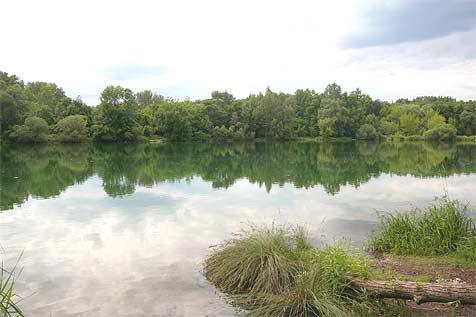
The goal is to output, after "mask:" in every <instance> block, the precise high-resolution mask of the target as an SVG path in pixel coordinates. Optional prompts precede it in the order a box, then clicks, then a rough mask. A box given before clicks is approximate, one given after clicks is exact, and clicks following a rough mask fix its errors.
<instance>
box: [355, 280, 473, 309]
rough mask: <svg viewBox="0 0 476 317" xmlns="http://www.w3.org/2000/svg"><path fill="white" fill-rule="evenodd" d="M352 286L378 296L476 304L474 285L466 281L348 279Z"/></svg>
mask: <svg viewBox="0 0 476 317" xmlns="http://www.w3.org/2000/svg"><path fill="white" fill-rule="evenodd" d="M349 280H350V281H351V283H352V285H353V287H355V288H357V289H362V290H365V291H366V292H367V294H369V295H370V296H374V297H379V298H399V299H412V300H414V301H415V302H416V303H418V304H421V303H426V302H442V303H449V302H455V301H459V302H460V303H461V304H472V305H476V285H471V284H466V283H455V282H453V283H452V282H448V283H418V282H406V281H373V280H364V279H357V278H350V279H349Z"/></svg>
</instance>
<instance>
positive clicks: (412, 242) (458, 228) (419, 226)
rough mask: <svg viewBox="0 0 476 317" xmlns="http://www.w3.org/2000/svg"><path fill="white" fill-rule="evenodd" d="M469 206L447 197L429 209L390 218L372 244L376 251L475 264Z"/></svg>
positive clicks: (385, 219)
mask: <svg viewBox="0 0 476 317" xmlns="http://www.w3.org/2000/svg"><path fill="white" fill-rule="evenodd" d="M467 209H468V208H467V206H465V205H462V204H461V203H459V202H458V201H454V200H450V199H448V198H447V197H442V198H439V199H438V201H437V202H436V203H435V204H433V205H431V206H429V207H428V208H426V209H424V210H421V209H414V210H412V211H410V212H404V213H397V214H387V215H385V216H384V217H383V218H382V225H381V228H380V229H379V230H378V231H377V232H375V233H374V234H373V235H372V237H371V239H370V240H369V245H370V247H371V249H372V250H373V251H376V252H388V253H393V254H397V255H423V256H440V255H445V256H447V255H450V256H457V257H460V258H463V259H465V260H470V261H474V260H476V226H475V222H474V219H472V218H471V216H470V215H469V214H468V210H467Z"/></svg>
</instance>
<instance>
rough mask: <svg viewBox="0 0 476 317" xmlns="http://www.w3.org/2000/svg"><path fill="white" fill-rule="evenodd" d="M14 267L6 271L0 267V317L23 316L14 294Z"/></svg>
mask: <svg viewBox="0 0 476 317" xmlns="http://www.w3.org/2000/svg"><path fill="white" fill-rule="evenodd" d="M15 270H16V266H15V267H14V268H13V269H12V270H11V271H7V270H6V269H5V268H4V267H3V263H2V264H1V265H0V315H2V316H5V317H7V316H8V317H10V316H24V315H23V312H22V310H21V309H20V308H19V307H18V305H17V304H18V301H17V300H16V297H17V296H16V295H15V293H14V286H15V280H14V277H13V276H14V273H15Z"/></svg>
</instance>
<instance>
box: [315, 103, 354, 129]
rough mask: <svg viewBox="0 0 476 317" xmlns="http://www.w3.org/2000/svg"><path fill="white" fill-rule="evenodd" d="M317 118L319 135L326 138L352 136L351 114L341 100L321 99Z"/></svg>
mask: <svg viewBox="0 0 476 317" xmlns="http://www.w3.org/2000/svg"><path fill="white" fill-rule="evenodd" d="M318 117H319V130H320V131H321V135H323V136H327V137H343V136H347V137H352V136H354V131H353V128H352V118H351V113H350V111H349V109H348V108H346V107H345V104H344V102H343V101H342V100H341V99H336V98H324V99H322V101H321V109H320V111H319V115H318Z"/></svg>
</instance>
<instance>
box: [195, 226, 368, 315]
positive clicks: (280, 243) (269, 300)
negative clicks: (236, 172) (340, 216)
mask: <svg viewBox="0 0 476 317" xmlns="http://www.w3.org/2000/svg"><path fill="white" fill-rule="evenodd" d="M204 269H205V276H206V277H207V279H208V280H209V281H210V282H211V283H212V284H214V285H215V286H216V287H218V288H219V289H221V290H222V291H224V292H225V293H228V294H230V295H231V299H232V301H233V303H234V304H235V305H237V306H239V307H242V308H244V309H246V310H248V312H249V315H251V316H350V315H353V314H354V313H355V312H357V311H359V312H362V311H365V312H366V313H368V312H369V311H370V310H371V309H373V307H372V305H370V304H369V302H368V301H366V300H363V299H364V298H363V297H361V296H360V295H361V294H359V293H358V292H357V291H354V290H352V289H351V288H350V285H349V284H348V282H347V280H346V278H345V277H348V276H367V275H368V266H367V262H366V259H365V258H364V257H362V256H361V257H358V256H353V255H351V254H350V252H349V250H348V249H347V248H345V246H344V244H342V243H337V244H335V245H332V246H331V245H326V246H324V247H323V248H322V249H314V248H312V247H311V246H310V245H309V244H308V243H307V238H306V234H305V231H304V230H303V229H302V228H297V229H294V230H293V229H289V228H284V227H272V228H271V229H267V228H263V227H253V228H251V229H250V230H248V231H246V232H243V233H242V234H241V235H239V236H238V237H237V238H235V239H231V240H228V241H225V242H224V243H222V244H220V245H218V246H216V247H215V248H214V249H213V251H212V253H211V254H210V256H209V257H208V258H207V259H206V260H205V268H204ZM359 315H361V313H359Z"/></svg>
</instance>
